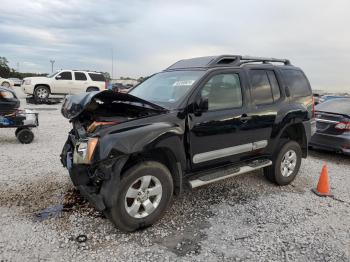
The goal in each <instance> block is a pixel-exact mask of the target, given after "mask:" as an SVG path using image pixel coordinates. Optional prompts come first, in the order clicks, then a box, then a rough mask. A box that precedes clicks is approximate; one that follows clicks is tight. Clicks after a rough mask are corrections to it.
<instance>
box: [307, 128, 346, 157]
mask: <svg viewBox="0 0 350 262" xmlns="http://www.w3.org/2000/svg"><path fill="white" fill-rule="evenodd" d="M309 145H310V146H312V147H316V148H321V149H326V150H331V151H336V152H342V153H344V154H347V155H350V134H346V135H329V134H322V133H318V132H316V133H315V135H314V136H313V137H312V138H311V141H310V143H309Z"/></svg>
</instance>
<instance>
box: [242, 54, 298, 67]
mask: <svg viewBox="0 0 350 262" xmlns="http://www.w3.org/2000/svg"><path fill="white" fill-rule="evenodd" d="M237 58H238V59H239V61H237V62H238V63H239V64H242V63H250V62H263V63H267V62H276V63H283V64H285V65H291V63H290V61H289V60H288V59H280V58H271V57H255V56H238V57H237Z"/></svg>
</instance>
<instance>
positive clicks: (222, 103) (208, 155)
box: [188, 70, 266, 169]
mask: <svg viewBox="0 0 350 262" xmlns="http://www.w3.org/2000/svg"><path fill="white" fill-rule="evenodd" d="M195 100H196V101H206V100H207V101H208V109H207V110H205V111H204V112H201V111H200V112H198V111H196V110H194V112H193V113H190V114H189V120H188V123H189V132H190V136H189V138H190V152H191V162H192V167H193V168H194V169H201V168H205V167H210V166H211V165H212V166H217V165H220V164H229V163H233V162H238V161H239V160H240V159H241V158H242V157H244V156H249V154H251V153H252V151H253V150H256V149H259V148H263V147H265V146H266V141H256V140H255V138H254V132H253V130H252V129H251V128H249V126H248V125H250V123H251V121H250V120H251V119H250V116H249V115H247V112H248V111H249V109H248V103H249V90H248V88H246V84H245V81H244V75H243V74H241V73H240V71H231V70H230V71H224V72H221V73H212V74H211V75H209V76H208V77H207V80H206V81H205V82H204V84H203V85H202V86H201V87H200V89H199V91H198V92H197V94H195ZM197 104H198V103H197Z"/></svg>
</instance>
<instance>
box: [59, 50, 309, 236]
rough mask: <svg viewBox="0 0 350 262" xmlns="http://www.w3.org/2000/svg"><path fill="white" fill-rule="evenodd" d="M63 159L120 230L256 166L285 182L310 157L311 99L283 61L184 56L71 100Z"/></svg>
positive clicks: (303, 81) (294, 71) (303, 80)
mask: <svg viewBox="0 0 350 262" xmlns="http://www.w3.org/2000/svg"><path fill="white" fill-rule="evenodd" d="M62 114H63V115H64V116H65V117H66V118H69V119H70V120H71V122H72V124H73V129H72V130H71V131H70V133H69V136H68V140H67V142H66V144H65V145H64V148H63V151H62V154H61V161H62V163H63V165H64V166H65V167H67V169H68V170H69V174H70V177H71V179H72V181H73V183H74V185H75V186H76V187H77V188H78V189H79V190H80V192H81V193H82V194H83V195H84V196H85V197H86V198H88V200H89V201H90V202H91V203H92V204H93V205H94V206H95V207H96V208H97V209H98V210H101V211H103V212H104V213H105V215H106V216H107V217H108V218H109V219H110V220H111V221H112V222H113V223H114V224H115V225H116V226H118V227H119V228H121V229H122V230H125V231H133V230H136V229H138V228H142V227H146V226H149V225H151V224H153V223H154V222H155V221H156V220H158V219H159V218H160V217H161V215H162V214H163V213H164V211H165V210H166V209H167V207H168V206H169V204H170V202H171V199H172V195H173V194H174V193H175V194H180V193H181V192H182V190H183V188H184V187H185V186H189V187H190V188H195V187H199V186H202V185H206V184H209V183H212V182H215V181H218V180H221V179H225V178H228V177H232V176H235V175H239V174H243V173H247V172H250V171H252V170H256V169H260V168H263V170H264V174H265V176H266V177H267V178H268V179H269V180H270V181H273V182H275V183H276V184H278V185H287V184H289V183H290V182H292V181H293V179H294V178H295V176H296V175H297V173H298V171H299V168H300V164H301V158H302V157H304V158H305V157H306V156H307V149H308V141H309V139H310V137H311V135H312V133H313V132H314V131H313V130H314V129H315V121H314V110H313V97H312V92H311V88H310V84H309V82H308V80H307V78H306V77H305V75H304V73H303V71H302V70H300V69H299V68H297V67H294V66H292V65H291V63H290V62H289V60H285V59H272V58H259V57H244V56H237V55H223V56H212V57H199V58H193V59H187V60H181V61H179V62H177V63H175V64H173V65H172V66H170V67H169V68H167V69H166V70H164V71H162V72H160V73H158V74H155V75H153V76H152V77H150V78H149V79H147V80H146V81H145V82H143V83H141V84H140V85H138V86H136V87H135V88H133V89H132V90H131V91H130V92H129V93H128V94H123V93H115V92H112V91H108V90H106V91H101V92H91V93H88V94H81V95H75V96H71V97H68V98H67V99H66V100H65V102H64V104H63V106H62Z"/></svg>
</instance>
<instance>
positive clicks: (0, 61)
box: [0, 56, 48, 79]
mask: <svg viewBox="0 0 350 262" xmlns="http://www.w3.org/2000/svg"><path fill="white" fill-rule="evenodd" d="M8 64H9V61H8V60H7V58H6V57H3V56H0V77H3V78H11V77H13V78H20V79H23V78H25V77H31V76H47V75H48V74H36V73H21V72H18V71H16V70H15V69H13V68H10V66H9V65H8Z"/></svg>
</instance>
